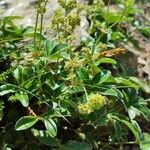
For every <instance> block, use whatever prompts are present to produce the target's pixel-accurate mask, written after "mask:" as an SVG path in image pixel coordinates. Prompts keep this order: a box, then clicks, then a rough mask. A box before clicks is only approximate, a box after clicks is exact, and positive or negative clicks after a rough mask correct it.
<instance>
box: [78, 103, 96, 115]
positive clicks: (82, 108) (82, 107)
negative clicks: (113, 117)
mask: <svg viewBox="0 0 150 150" xmlns="http://www.w3.org/2000/svg"><path fill="white" fill-rule="evenodd" d="M78 111H79V113H80V114H82V115H89V114H90V113H91V112H93V109H92V108H91V107H89V105H87V103H85V104H79V105H78Z"/></svg>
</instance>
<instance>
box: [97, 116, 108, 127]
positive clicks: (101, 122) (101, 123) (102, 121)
mask: <svg viewBox="0 0 150 150" xmlns="http://www.w3.org/2000/svg"><path fill="white" fill-rule="evenodd" d="M107 122H108V118H107V116H106V115H101V116H100V117H99V118H98V119H97V125H98V126H104V125H105V124H106V123H107Z"/></svg>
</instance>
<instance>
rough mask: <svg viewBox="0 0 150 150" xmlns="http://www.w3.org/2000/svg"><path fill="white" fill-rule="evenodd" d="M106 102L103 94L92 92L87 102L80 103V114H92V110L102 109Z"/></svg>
mask: <svg viewBox="0 0 150 150" xmlns="http://www.w3.org/2000/svg"><path fill="white" fill-rule="evenodd" d="M105 104H106V100H105V97H104V96H102V95H101V94H98V93H96V94H94V93H92V94H90V95H89V97H88V102H87V103H85V104H79V105H78V111H79V113H80V114H83V115H84V114H86V115H88V114H90V113H91V112H94V110H99V109H101V108H102V107H103V106H104V105H105Z"/></svg>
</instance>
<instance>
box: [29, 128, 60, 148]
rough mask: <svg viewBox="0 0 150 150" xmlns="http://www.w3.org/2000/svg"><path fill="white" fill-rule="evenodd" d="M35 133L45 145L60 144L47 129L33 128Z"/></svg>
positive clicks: (32, 130)
mask: <svg viewBox="0 0 150 150" xmlns="http://www.w3.org/2000/svg"><path fill="white" fill-rule="evenodd" d="M31 132H32V133H33V135H34V136H35V137H36V138H37V139H38V140H39V141H40V142H41V143H42V144H44V145H47V146H58V145H59V143H58V142H57V140H56V139H55V138H52V137H51V136H50V135H49V134H48V133H47V131H45V130H36V129H31Z"/></svg>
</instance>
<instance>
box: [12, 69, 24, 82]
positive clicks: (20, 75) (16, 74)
mask: <svg viewBox="0 0 150 150" xmlns="http://www.w3.org/2000/svg"><path fill="white" fill-rule="evenodd" d="M13 74H14V77H15V78H16V80H17V81H18V83H22V82H23V80H24V68H23V67H22V66H18V67H17V68H16V69H15V70H14V72H13Z"/></svg>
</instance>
